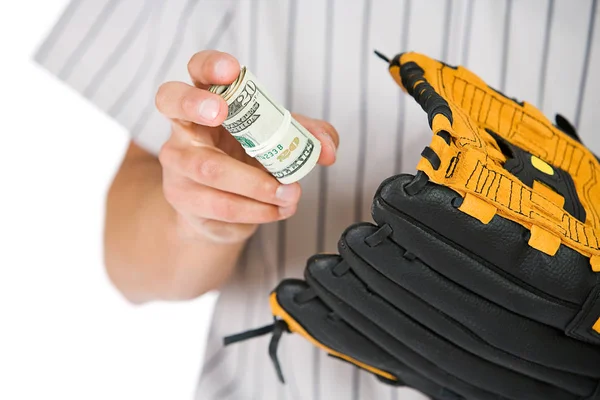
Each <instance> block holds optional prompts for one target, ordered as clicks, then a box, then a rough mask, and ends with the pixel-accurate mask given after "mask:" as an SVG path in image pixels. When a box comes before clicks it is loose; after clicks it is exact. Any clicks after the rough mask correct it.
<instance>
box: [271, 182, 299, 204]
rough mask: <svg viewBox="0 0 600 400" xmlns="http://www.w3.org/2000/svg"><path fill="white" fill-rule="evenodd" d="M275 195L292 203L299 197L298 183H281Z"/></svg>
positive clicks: (285, 201)
mask: <svg viewBox="0 0 600 400" xmlns="http://www.w3.org/2000/svg"><path fill="white" fill-rule="evenodd" d="M275 197H277V199H278V200H281V201H282V202H284V203H292V202H294V201H296V199H297V198H298V186H297V185H279V187H278V188H277V190H276V191H275Z"/></svg>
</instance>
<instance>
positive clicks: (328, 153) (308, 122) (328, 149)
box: [292, 114, 340, 165]
mask: <svg viewBox="0 0 600 400" xmlns="http://www.w3.org/2000/svg"><path fill="white" fill-rule="evenodd" d="M292 115H293V117H294V119H295V120H296V121H298V122H299V123H300V124H301V125H302V126H304V127H305V128H306V129H307V130H308V131H309V132H310V133H312V134H313V135H314V136H315V137H316V138H317V139H319V141H320V142H321V155H320V156H319V161H318V163H319V164H321V165H331V164H333V163H334V162H335V159H336V153H337V148H338V146H339V143H340V137H339V135H338V133H337V131H336V130H335V128H334V127H333V126H332V125H331V124H330V123H329V122H326V121H323V120H318V119H312V118H309V117H306V116H304V115H301V114H292Z"/></svg>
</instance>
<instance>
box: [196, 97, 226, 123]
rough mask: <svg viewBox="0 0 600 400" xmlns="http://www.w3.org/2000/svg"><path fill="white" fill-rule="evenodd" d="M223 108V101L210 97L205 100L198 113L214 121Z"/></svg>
mask: <svg viewBox="0 0 600 400" xmlns="http://www.w3.org/2000/svg"><path fill="white" fill-rule="evenodd" d="M220 109H221V103H220V102H219V100H217V99H215V98H212V97H209V98H208V99H205V100H203V101H202V102H201V103H200V107H198V114H200V116H201V117H202V118H204V119H205V120H207V121H212V120H214V119H215V118H217V115H219V110H220Z"/></svg>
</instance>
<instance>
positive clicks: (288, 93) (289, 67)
mask: <svg viewBox="0 0 600 400" xmlns="http://www.w3.org/2000/svg"><path fill="white" fill-rule="evenodd" d="M297 10H298V4H297V1H296V0H290V3H289V9H288V25H287V28H288V29H287V46H286V47H287V48H288V49H289V50H288V57H287V59H286V67H285V68H286V76H285V81H286V87H285V96H284V99H285V100H284V101H285V107H286V108H287V109H293V99H294V98H293V86H292V85H293V82H294V80H293V79H294V66H295V65H294V59H295V57H294V47H295V46H294V45H295V43H296V15H297ZM286 228H287V223H286V221H285V220H283V221H279V222H278V223H277V275H276V276H277V282H279V281H281V280H282V279H283V278H284V276H285V261H286V260H285V255H286V253H285V246H286V239H287V230H286ZM292 368H293V367H292ZM293 374H294V372H293V371H291V372H288V374H287V375H288V378H287V380H288V384H289V385H290V387H291V390H290V391H291V392H294V389H295V388H294V375H293ZM277 393H278V395H277V398H278V399H285V398H286V397H287V395H286V393H285V392H283V388H282V387H281V386H278V387H277ZM294 397H295V396H294Z"/></svg>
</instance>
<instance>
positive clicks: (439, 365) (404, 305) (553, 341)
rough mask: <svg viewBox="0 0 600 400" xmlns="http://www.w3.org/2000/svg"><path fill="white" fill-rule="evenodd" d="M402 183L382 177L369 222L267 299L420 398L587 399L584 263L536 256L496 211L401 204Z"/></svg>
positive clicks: (592, 363) (420, 193) (414, 201)
mask: <svg viewBox="0 0 600 400" xmlns="http://www.w3.org/2000/svg"><path fill="white" fill-rule="evenodd" d="M411 180H412V176H410V175H399V176H396V177H393V178H390V179H388V180H386V181H385V182H383V183H382V185H381V187H380V188H379V190H378V191H377V194H376V196H375V199H374V202H373V208H372V213H373V218H374V220H375V221H376V223H377V225H373V224H370V223H361V224H355V225H353V226H351V227H349V228H348V229H347V230H346V231H345V232H344V233H343V234H342V235H341V238H340V241H339V246H338V250H339V253H340V255H317V256H313V257H312V258H311V259H309V261H308V263H307V267H306V270H305V282H303V281H301V280H286V281H284V282H282V283H281V284H280V285H279V286H278V287H277V289H276V294H277V299H278V301H279V304H280V305H281V306H282V307H283V308H284V309H285V310H286V311H287V312H288V313H289V314H290V315H291V317H292V318H294V319H295V320H296V321H297V322H298V323H299V324H300V325H301V326H303V327H304V329H305V330H306V331H307V332H308V333H309V334H310V335H311V336H312V337H313V338H315V340H317V341H319V342H321V343H323V344H324V345H325V346H327V347H329V348H331V349H333V350H335V351H337V352H339V353H341V354H346V355H348V356H349V357H352V358H353V359H355V360H358V361H359V362H361V363H363V364H366V365H369V366H373V367H375V368H378V369H380V370H383V371H386V372H388V373H390V374H392V375H394V376H397V377H398V378H399V382H400V383H403V384H406V385H408V386H411V387H414V388H416V389H418V390H420V391H422V392H423V393H426V394H428V395H429V396H431V398H432V399H438V400H442V399H443V400H450V399H451V400H460V399H467V400H480V399H483V400H488V399H489V400H491V399H494V400H509V399H510V400H600V346H598V345H597V344H596V343H594V340H595V339H594V337H595V336H594V335H595V333H592V332H589V329H590V328H589V327H590V326H591V325H592V323H593V321H592V319H593V318H594V317H595V316H596V314H597V312H599V310H598V307H600V306H599V304H600V302H598V301H597V298H598V297H600V293H598V291H599V290H600V289H598V288H599V287H600V285H598V281H597V279H598V278H597V275H598V274H595V273H593V272H592V270H591V268H590V266H589V260H588V259H587V258H585V257H584V256H582V255H580V254H579V253H577V252H575V251H573V250H571V249H569V248H567V247H565V246H561V247H560V249H559V251H558V253H557V254H556V256H554V257H551V256H548V255H546V254H543V253H541V252H539V251H537V250H535V249H533V248H531V247H530V246H528V245H527V235H528V230H527V229H525V228H524V227H522V226H520V225H519V224H516V223H514V222H511V221H508V220H506V219H504V218H502V217H501V216H499V215H496V216H494V218H493V219H492V221H491V222H490V223H489V224H483V223H481V222H480V221H478V220H477V219H475V218H473V217H471V216H469V215H467V214H465V213H463V212H461V211H460V210H458V209H457V208H456V207H455V206H453V200H454V199H456V198H457V197H458V194H457V193H455V192H454V191H452V190H450V189H448V188H446V187H442V186H438V185H436V184H433V183H426V184H425V185H424V186H423V187H422V188H420V189H419V190H417V191H415V193H414V194H412V195H409V194H407V193H406V191H405V190H404V186H405V185H406V184H408V183H409V182H411ZM309 288H310V289H309ZM306 290H309V292H305V291H306ZM303 292H304V293H308V294H310V295H309V296H297V295H298V294H299V293H303ZM313 292H314V293H313ZM295 299H303V301H300V302H299V301H296V300H295ZM590 338H591V339H590Z"/></svg>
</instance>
